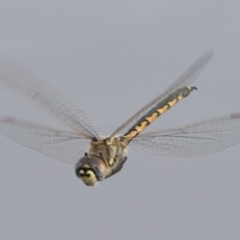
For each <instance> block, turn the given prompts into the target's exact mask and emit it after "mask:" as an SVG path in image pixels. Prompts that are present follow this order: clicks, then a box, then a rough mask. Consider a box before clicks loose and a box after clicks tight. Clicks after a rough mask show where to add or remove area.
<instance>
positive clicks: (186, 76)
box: [110, 49, 213, 138]
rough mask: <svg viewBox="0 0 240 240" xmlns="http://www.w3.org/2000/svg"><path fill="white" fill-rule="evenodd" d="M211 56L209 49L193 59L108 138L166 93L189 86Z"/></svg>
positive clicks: (131, 122) (142, 113) (131, 123)
mask: <svg viewBox="0 0 240 240" xmlns="http://www.w3.org/2000/svg"><path fill="white" fill-rule="evenodd" d="M212 56H213V50H212V49H210V50H208V51H207V52H206V53H204V54H203V55H202V56H201V57H200V58H199V59H198V60H197V61H195V62H194V63H193V64H192V65H191V66H190V67H189V68H188V69H187V70H186V71H185V72H184V73H183V74H182V75H181V76H180V77H179V78H178V79H177V80H176V81H175V82H174V83H173V84H171V85H170V86H169V87H168V88H167V90H166V91H165V92H163V93H162V94H160V95H159V96H157V97H156V98H155V99H153V100H152V101H151V102H149V103H148V104H147V105H145V106H144V107H143V108H141V109H140V110H139V111H138V112H136V113H135V114H134V115H133V116H132V117H130V118H129V119H128V120H127V121H126V122H124V123H123V124H122V125H121V126H120V127H119V128H118V129H117V130H116V131H115V132H113V134H112V135H111V136H110V138H112V137H114V136H115V135H116V134H117V133H118V132H119V131H122V130H123V129H127V128H130V127H131V126H132V125H133V124H134V123H135V122H136V121H137V120H138V119H139V118H141V117H142V116H143V115H144V114H145V113H146V112H147V111H149V110H150V109H151V108H152V107H153V106H154V105H155V104H156V103H158V102H160V101H162V100H163V99H164V98H165V97H166V96H167V95H169V94H170V93H172V92H174V91H176V90H177V89H179V88H181V87H184V86H189V85H190V84H191V83H192V82H193V81H194V80H195V79H196V78H197V76H198V75H199V74H200V72H201V71H202V70H203V68H204V67H205V66H206V65H207V63H208V61H209V60H210V59H211V57H212ZM124 131H125V130H124Z"/></svg>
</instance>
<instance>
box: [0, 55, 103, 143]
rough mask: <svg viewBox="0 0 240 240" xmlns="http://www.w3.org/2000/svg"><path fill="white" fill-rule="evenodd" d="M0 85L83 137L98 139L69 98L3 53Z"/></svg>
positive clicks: (0, 67)
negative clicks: (42, 108) (24, 97)
mask: <svg viewBox="0 0 240 240" xmlns="http://www.w3.org/2000/svg"><path fill="white" fill-rule="evenodd" d="M0 84H1V85H2V86H5V87H7V88H9V89H11V90H15V91H17V92H18V93H21V94H22V95H25V96H26V97H28V98H29V99H30V100H32V101H35V102H37V103H38V104H40V105H41V106H42V107H44V108H45V109H46V110H47V111H48V112H49V113H51V114H52V115H54V116H55V117H56V118H57V119H59V120H60V121H61V122H63V123H64V124H65V125H67V126H68V127H70V128H72V129H73V130H75V131H78V132H79V133H82V134H83V135H85V137H88V138H93V137H94V138H97V139H98V137H99V135H100V131H99V130H98V129H97V127H96V126H95V125H94V124H93V123H92V122H91V121H90V119H89V117H88V116H87V114H86V113H85V112H84V111H83V110H81V109H80V108H79V107H78V106H77V105H76V104H75V103H74V102H72V100H71V99H70V98H68V97H67V96H65V95H64V94H63V93H62V92H61V91H60V90H59V89H58V88H57V87H56V86H54V85H52V84H50V83H49V82H47V81H45V80H44V79H43V78H41V77H40V76H39V75H36V74H34V73H32V72H31V71H29V70H27V69H24V68H23V67H21V68H20V67H19V65H15V64H14V63H13V62H12V61H10V60H9V59H7V58H5V57H3V56H0Z"/></svg>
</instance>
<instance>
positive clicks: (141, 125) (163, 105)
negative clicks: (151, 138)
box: [123, 87, 197, 143]
mask: <svg viewBox="0 0 240 240" xmlns="http://www.w3.org/2000/svg"><path fill="white" fill-rule="evenodd" d="M194 89H197V88H196V87H183V88H180V89H178V90H176V91H175V92H173V93H171V94H169V95H168V96H167V97H166V98H164V99H163V100H162V101H161V102H159V103H157V104H156V105H155V106H154V107H153V108H152V109H150V110H149V111H148V112H147V113H146V114H145V115H144V116H143V117H142V118H140V119H139V120H138V121H137V123H136V124H134V125H133V126H132V127H131V128H130V129H129V130H128V131H127V132H126V133H125V134H124V135H123V138H124V139H125V140H126V141H127V142H128V143H129V142H130V141H131V140H132V139H133V138H134V137H136V136H137V135H138V134H139V133H140V132H142V131H143V130H144V129H145V128H146V127H147V126H148V125H149V124H150V123H152V122H154V121H155V120H156V119H157V118H158V117H159V116H160V115H162V114H163V113H165V112H166V111H167V110H169V109H170V108H171V107H172V106H174V105H175V104H176V103H177V102H178V101H180V100H182V99H183V98H185V97H187V96H188V95H189V94H190V92H191V91H193V90H194Z"/></svg>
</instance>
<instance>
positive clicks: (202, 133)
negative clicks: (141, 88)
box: [0, 51, 240, 186]
mask: <svg viewBox="0 0 240 240" xmlns="http://www.w3.org/2000/svg"><path fill="white" fill-rule="evenodd" d="M211 57H212V51H208V52H206V53H205V54H204V55H203V56H202V57H200V58H199V59H198V60H197V61H196V62H194V63H193V64H192V66H190V68H189V69H188V70H187V71H185V72H184V73H183V75H182V76H180V77H179V78H178V79H177V80H176V81H175V82H174V83H173V84H172V85H171V86H170V87H169V88H168V89H167V90H166V91H165V92H163V93H162V94H160V95H159V96H157V97H156V98H155V99H153V100H152V101H151V102H149V103H148V104H147V105H145V106H144V107H143V108H142V109H140V110H139V111H138V112H136V113H135V114H134V115H133V116H132V117H130V118H129V119H128V120H127V121H125V122H124V123H123V124H122V125H121V126H120V127H118V128H117V129H116V130H115V131H114V132H113V133H112V134H111V135H110V136H109V137H107V138H102V137H101V132H100V131H99V129H98V128H97V127H96V126H95V125H94V124H93V123H92V122H91V121H90V119H89V117H88V116H87V114H86V113H85V112H84V111H83V110H82V109H80V108H79V107H78V106H77V105H76V104H75V103H74V102H72V100H71V99H70V98H68V97H67V96H65V95H64V94H63V93H62V92H61V91H60V90H59V89H58V88H57V87H55V86H53V85H51V84H50V83H49V82H47V81H45V80H43V79H40V77H39V76H38V75H37V76H36V75H35V74H33V73H32V72H29V71H28V70H24V69H23V68H19V67H18V65H14V64H12V62H9V61H8V60H6V59H5V58H1V56H0V85H1V86H4V87H7V88H9V89H11V90H14V91H17V92H18V93H20V94H22V95H25V96H26V97H28V98H29V99H30V100H31V101H35V102H37V103H38V104H40V105H41V106H42V107H43V108H44V109H45V110H47V111H48V112H49V113H50V114H52V115H53V116H55V117H56V119H57V120H60V121H61V122H62V123H63V124H65V125H66V126H67V127H69V128H70V129H71V131H61V130H58V129H54V128H50V127H46V126H43V125H40V124H36V123H32V122H28V121H24V120H20V119H16V118H13V117H2V118H0V132H1V133H2V134H4V135H5V136H7V137H9V138H11V139H12V140H14V141H16V142H19V143H21V144H23V145H25V146H28V147H30V148H32V149H35V150H37V151H39V152H41V153H43V154H45V155H47V156H50V157H52V158H55V159H57V160H60V161H64V162H68V163H72V164H75V172H76V175H77V176H78V177H79V178H80V179H81V180H82V181H83V182H84V183H85V184H86V185H87V186H94V185H96V183H97V182H99V181H102V180H104V179H106V178H108V177H110V176H112V175H114V174H115V173H117V172H119V171H120V170H121V169H122V167H123V165H124V163H125V162H126V160H127V157H126V152H127V148H128V146H129V145H137V146H141V147H142V149H144V150H147V151H149V152H151V153H154V154H158V155H162V156H174V157H179V156H181V157H183V156H184V157H193V156H200V155H206V154H211V153H215V152H218V151H221V150H223V149H225V148H227V147H229V146H231V145H234V144H237V143H239V142H240V113H236V114H231V115H228V116H225V117H220V118H216V119H211V120H207V121H203V122H199V123H196V124H192V125H189V126H185V127H180V128H175V129H169V130H162V131H155V132H151V133H143V131H144V130H145V129H146V128H147V127H148V125H149V124H151V123H152V122H154V121H155V120H156V119H158V117H160V116H161V115H162V114H164V113H165V112H167V111H168V110H169V109H170V108H171V107H173V106H174V105H176V104H177V103H178V102H179V101H180V100H182V99H184V98H186V97H187V96H188V95H189V94H190V93H191V92H192V91H193V90H194V89H196V88H195V87H194V86H191V84H192V83H193V81H194V80H195V79H196V77H197V76H198V75H199V73H200V72H201V70H202V69H203V68H204V67H205V66H206V64H207V63H208V61H209V60H210V58H211ZM157 87H158V86H157ZM120 132H122V133H123V134H120ZM87 145H88V146H89V148H88V151H87V152H86V153H85V155H84V157H82V153H83V151H86V146H87Z"/></svg>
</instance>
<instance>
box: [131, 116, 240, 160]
mask: <svg viewBox="0 0 240 240" xmlns="http://www.w3.org/2000/svg"><path fill="white" fill-rule="evenodd" d="M237 143H240V113H236V114H232V115H228V116H225V117H220V118H216V119H211V120H207V121H204V122H200V123H196V124H193V125H189V126H186V127H183V128H178V129H170V130H165V131H159V132H152V133H145V134H140V135H139V136H137V137H136V138H135V139H133V141H132V145H138V146H141V147H142V148H143V149H145V150H146V151H148V152H151V153H153V154H157V155H162V156H174V157H178V156H179V157H180V156H181V157H193V156H200V155H207V154H211V153H215V152H219V151H222V150H223V149H225V148H227V147H229V146H232V145H234V144H237Z"/></svg>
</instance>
